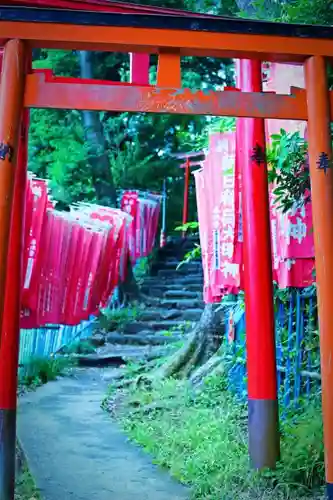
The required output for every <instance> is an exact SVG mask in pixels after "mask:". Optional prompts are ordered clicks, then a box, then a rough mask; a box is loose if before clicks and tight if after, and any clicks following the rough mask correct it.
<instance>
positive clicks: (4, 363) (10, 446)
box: [0, 40, 25, 500]
mask: <svg viewBox="0 0 333 500" xmlns="http://www.w3.org/2000/svg"><path fill="white" fill-rule="evenodd" d="M24 82H25V47H24V44H23V42H21V41H20V40H10V41H9V42H7V44H6V46H5V51H4V59H3V65H2V75H1V86H0V167H1V168H0V200H1V203H0V297H1V298H0V300H1V302H0V314H1V337H0V342H1V344H0V345H1V347H0V499H1V500H13V499H14V486H15V450H16V381H17V375H16V374H17V356H18V339H19V315H20V289H21V273H20V267H21V266H20V264H21V257H22V252H21V250H22V231H23V227H22V221H23V205H24V196H25V180H24V179H25V177H24V178H23V171H22V168H20V171H18V170H17V168H15V166H16V164H17V158H18V145H19V132H20V124H21V119H22V111H23V95H24ZM20 157H22V150H21V153H20ZM22 183H23V185H22ZM14 185H15V195H14ZM14 199H15V201H13V200H14ZM13 206H14V207H15V210H12V208H13ZM11 224H12V227H11V231H10V226H11ZM9 265H11V266H13V267H12V268H11V270H10V272H11V275H10V279H9V276H7V268H8V269H9ZM6 278H7V279H6ZM6 281H7V286H6Z"/></svg>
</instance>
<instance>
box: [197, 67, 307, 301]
mask: <svg viewBox="0 0 333 500" xmlns="http://www.w3.org/2000/svg"><path fill="white" fill-rule="evenodd" d="M285 82H287V85H288V86H289V85H290V84H291V85H293V86H298V87H304V78H303V70H302V67H299V66H291V65H283V64H271V65H270V66H269V74H268V78H267V81H266V83H265V90H267V91H275V92H278V93H288V92H289V88H288V89H287V88H286V83H285ZM242 123H243V120H242V119H239V120H237V124H236V132H227V133H218V134H212V135H211V136H210V142H209V150H208V154H207V155H206V158H205V161H204V162H203V166H202V168H201V169H200V170H197V171H196V172H194V175H195V182H196V194H197V206H198V216H199V223H200V224H199V231H200V242H201V248H202V262H203V269H204V300H205V302H208V303H209V302H218V301H220V300H221V298H222V296H223V295H225V294H227V293H238V292H239V291H240V290H242V289H243V258H242V242H243V231H242V206H241V204H242V196H241V191H242V189H241V188H242V186H241V182H242V177H241V162H242V154H244V150H243V148H242V141H243V136H242ZM281 128H283V129H284V130H286V131H287V132H294V131H299V132H300V134H301V135H303V137H304V134H305V133H306V131H305V123H304V122H290V121H283V122H282V121H281V120H274V121H273V120H267V121H266V135H267V137H271V135H273V134H276V133H279V131H280V129H281ZM246 153H248V154H250V153H249V152H246ZM273 191H274V186H270V218H271V234H272V266H273V279H274V281H275V282H276V283H277V284H278V285H279V287H280V288H286V287H298V288H303V287H306V286H309V285H311V284H312V283H313V281H314V276H313V274H314V273H313V271H314V244H313V234H312V209H311V203H306V204H303V205H300V204H298V205H296V204H295V205H294V207H293V208H292V209H291V210H289V211H288V212H287V213H283V211H282V209H281V208H279V207H278V204H277V203H276V201H275V197H274V193H273ZM253 237H254V238H255V235H253Z"/></svg>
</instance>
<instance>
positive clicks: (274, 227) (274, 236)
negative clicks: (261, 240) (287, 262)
mask: <svg viewBox="0 0 333 500" xmlns="http://www.w3.org/2000/svg"><path fill="white" fill-rule="evenodd" d="M271 228H272V247H273V262H274V264H273V265H274V269H277V268H278V267H279V258H278V255H277V221H276V220H275V219H273V220H272V224H271Z"/></svg>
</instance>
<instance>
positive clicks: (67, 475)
mask: <svg viewBox="0 0 333 500" xmlns="http://www.w3.org/2000/svg"><path fill="white" fill-rule="evenodd" d="M102 373H103V370H98V369H93V368H92V369H85V370H79V371H78V372H77V375H76V376H75V377H70V378H63V379H60V380H59V381H57V382H51V383H49V384H47V385H45V386H43V387H41V388H39V389H38V390H37V391H36V392H30V393H27V394H25V395H24V396H23V397H22V399H21V400H20V405H19V418H18V434H19V438H20V440H21V443H22V446H23V449H24V451H25V453H26V456H27V459H28V463H29V467H30V470H31V472H32V474H33V476H34V477H35V479H36V483H37V486H38V488H40V490H41V495H42V498H43V499H44V500H95V499H96V500H133V499H137V500H188V499H189V498H190V492H189V490H188V489H187V488H185V487H184V486H182V485H180V484H178V483H176V482H175V481H173V480H172V479H171V478H170V476H169V475H168V473H167V472H165V471H163V470H161V469H159V468H157V467H156V466H154V465H153V464H152V461H151V458H150V457H149V456H148V455H146V454H145V453H144V452H143V451H142V450H140V449H139V448H138V447H136V446H135V445H134V444H132V443H129V442H128V441H127V439H126V436H125V435H124V434H123V433H122V431H121V430H120V428H119V427H118V426H117V424H116V423H115V422H113V421H112V420H111V418H110V417H109V416H108V415H107V414H106V413H104V412H103V410H102V409H101V408H100V404H101V401H102V400H103V397H104V395H105V391H106V382H105V381H104V380H103V379H102V377H101V374H102Z"/></svg>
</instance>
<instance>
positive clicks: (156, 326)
mask: <svg viewBox="0 0 333 500" xmlns="http://www.w3.org/2000/svg"><path fill="white" fill-rule="evenodd" d="M184 324H185V321H184V320H182V319H181V318H179V319H169V320H167V319H166V320H162V319H161V320H154V321H136V322H135V323H128V324H127V325H125V326H124V329H123V333H125V334H129V335H136V334H141V333H142V332H147V330H153V331H157V330H170V329H175V330H177V329H179V327H181V325H184Z"/></svg>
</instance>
